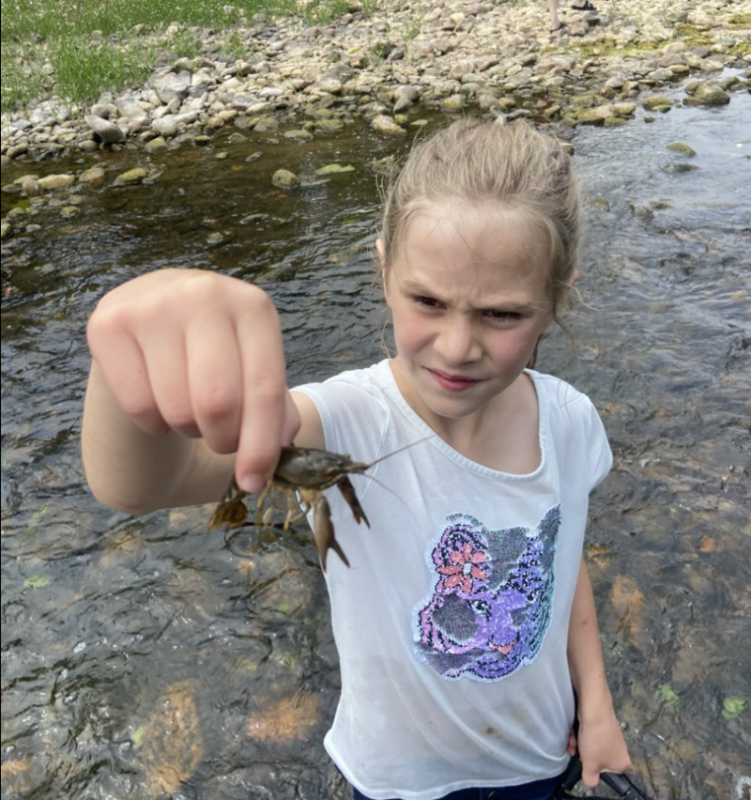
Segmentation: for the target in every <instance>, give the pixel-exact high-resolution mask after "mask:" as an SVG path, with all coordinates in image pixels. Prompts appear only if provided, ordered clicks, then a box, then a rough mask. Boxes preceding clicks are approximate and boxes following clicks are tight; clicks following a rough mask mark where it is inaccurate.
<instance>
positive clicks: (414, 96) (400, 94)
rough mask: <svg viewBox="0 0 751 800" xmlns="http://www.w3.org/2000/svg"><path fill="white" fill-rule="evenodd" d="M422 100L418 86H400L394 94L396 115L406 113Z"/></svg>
mask: <svg viewBox="0 0 751 800" xmlns="http://www.w3.org/2000/svg"><path fill="white" fill-rule="evenodd" d="M419 98H420V90H419V89H418V88H417V87H416V86H400V87H399V88H398V89H397V90H396V92H395V93H394V109H393V110H394V114H398V113H400V112H401V111H406V110H407V109H408V108H410V106H412V105H414V103H416V102H417V101H418V99H419Z"/></svg>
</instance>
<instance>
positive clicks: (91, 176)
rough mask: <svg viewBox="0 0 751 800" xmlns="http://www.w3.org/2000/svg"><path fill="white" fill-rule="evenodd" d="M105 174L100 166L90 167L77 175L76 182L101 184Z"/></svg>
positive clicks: (89, 184)
mask: <svg viewBox="0 0 751 800" xmlns="http://www.w3.org/2000/svg"><path fill="white" fill-rule="evenodd" d="M105 177H106V174H105V172H104V170H103V169H102V168H101V167H91V169H87V170H86V171H85V172H82V173H81V174H80V175H79V176H78V182H79V183H83V184H86V185H88V186H101V185H102V184H103V183H104V181H105Z"/></svg>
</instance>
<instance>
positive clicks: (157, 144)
mask: <svg viewBox="0 0 751 800" xmlns="http://www.w3.org/2000/svg"><path fill="white" fill-rule="evenodd" d="M168 149H169V145H168V144H167V140H166V139H165V138H164V137H163V136H157V137H156V139H151V140H150V141H148V142H146V152H147V153H164V152H165V151H166V150H168Z"/></svg>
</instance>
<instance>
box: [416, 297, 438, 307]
mask: <svg viewBox="0 0 751 800" xmlns="http://www.w3.org/2000/svg"><path fill="white" fill-rule="evenodd" d="M412 302H413V303H416V304H417V305H418V306H424V307H425V308H440V307H441V303H440V302H439V301H438V300H434V299H433V298H432V297H424V296H423V295H414V296H413V297H412Z"/></svg>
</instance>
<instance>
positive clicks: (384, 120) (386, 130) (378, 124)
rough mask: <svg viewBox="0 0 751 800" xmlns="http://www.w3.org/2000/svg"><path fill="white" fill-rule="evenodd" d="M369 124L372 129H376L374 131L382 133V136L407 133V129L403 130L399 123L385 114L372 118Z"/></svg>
mask: <svg viewBox="0 0 751 800" xmlns="http://www.w3.org/2000/svg"><path fill="white" fill-rule="evenodd" d="M370 126H371V127H372V128H373V130H374V131H376V133H382V134H383V135H384V136H406V135H407V131H405V130H404V128H402V127H401V125H397V123H396V121H395V120H394V119H392V118H391V117H388V116H386V114H379V115H378V116H377V117H375V118H374V119H373V121H372V122H371V123H370Z"/></svg>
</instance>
